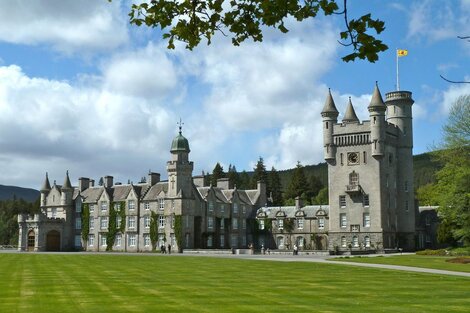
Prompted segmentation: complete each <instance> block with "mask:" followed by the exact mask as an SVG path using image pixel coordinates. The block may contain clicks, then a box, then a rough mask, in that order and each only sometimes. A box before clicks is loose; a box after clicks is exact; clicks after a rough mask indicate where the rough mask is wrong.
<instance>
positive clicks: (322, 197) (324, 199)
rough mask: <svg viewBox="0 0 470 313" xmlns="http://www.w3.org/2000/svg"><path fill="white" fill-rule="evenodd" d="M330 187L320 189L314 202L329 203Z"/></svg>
mask: <svg viewBox="0 0 470 313" xmlns="http://www.w3.org/2000/svg"><path fill="white" fill-rule="evenodd" d="M328 203H329V200H328V187H324V188H322V189H320V191H319V192H318V194H317V196H316V197H315V198H314V199H313V204H328Z"/></svg>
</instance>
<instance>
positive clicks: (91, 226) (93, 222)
mask: <svg viewBox="0 0 470 313" xmlns="http://www.w3.org/2000/svg"><path fill="white" fill-rule="evenodd" d="M89 225H90V230H92V229H94V228H95V219H94V218H93V217H92V218H90V222H89Z"/></svg>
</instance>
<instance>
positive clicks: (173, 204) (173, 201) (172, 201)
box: [171, 200, 175, 210]
mask: <svg viewBox="0 0 470 313" xmlns="http://www.w3.org/2000/svg"><path fill="white" fill-rule="evenodd" d="M171 209H172V210H174V209H175V200H171Z"/></svg>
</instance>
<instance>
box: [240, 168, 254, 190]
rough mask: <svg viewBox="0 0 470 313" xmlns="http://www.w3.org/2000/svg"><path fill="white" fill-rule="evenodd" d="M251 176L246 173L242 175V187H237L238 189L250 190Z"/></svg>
mask: <svg viewBox="0 0 470 313" xmlns="http://www.w3.org/2000/svg"><path fill="white" fill-rule="evenodd" d="M250 183H251V181H250V175H248V173H247V172H246V171H243V172H242V173H241V174H240V186H238V185H237V189H250V188H251V187H250Z"/></svg>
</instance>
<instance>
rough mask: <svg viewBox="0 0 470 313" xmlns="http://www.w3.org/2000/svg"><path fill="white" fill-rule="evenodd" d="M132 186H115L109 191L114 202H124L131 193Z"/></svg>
mask: <svg viewBox="0 0 470 313" xmlns="http://www.w3.org/2000/svg"><path fill="white" fill-rule="evenodd" d="M131 189H132V186H131V185H114V186H113V187H111V188H110V189H109V191H108V193H109V195H110V197H111V198H112V199H113V201H124V200H126V199H127V196H128V195H129V192H130V191H131Z"/></svg>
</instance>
